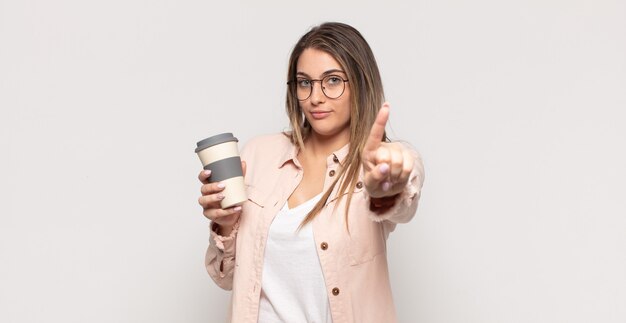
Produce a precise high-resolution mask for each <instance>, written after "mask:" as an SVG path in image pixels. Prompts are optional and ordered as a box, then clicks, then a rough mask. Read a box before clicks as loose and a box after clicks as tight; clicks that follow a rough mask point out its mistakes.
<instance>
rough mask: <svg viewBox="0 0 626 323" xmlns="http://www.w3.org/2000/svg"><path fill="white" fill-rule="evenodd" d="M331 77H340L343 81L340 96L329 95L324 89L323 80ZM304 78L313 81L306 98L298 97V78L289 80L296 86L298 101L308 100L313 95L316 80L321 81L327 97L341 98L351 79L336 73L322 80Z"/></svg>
mask: <svg viewBox="0 0 626 323" xmlns="http://www.w3.org/2000/svg"><path fill="white" fill-rule="evenodd" d="M329 77H336V78H338V79H340V80H342V81H343V89H342V90H341V93H340V94H339V95H338V96H336V97H334V98H332V97H330V96H328V94H326V91H324V86H323V85H322V84H323V81H324V80H325V79H327V78H329ZM303 79H305V80H307V81H309V82H311V88H310V91H309V95H308V96H307V97H306V98H304V99H300V98H298V80H297V79H295V80H291V81H289V82H287V84H289V85H293V86H295V91H296V93H295V95H296V99H298V101H306V100H308V99H309V98H310V97H311V95H312V94H313V88H314V87H315V82H320V88H321V89H322V93H323V94H324V96H325V97H327V98H329V99H331V100H334V99H339V98H340V97H341V96H342V95H343V93H344V92H345V91H346V83H348V81H349V80H348V79H344V78H343V77H341V76H339V75H335V74H329V75H326V76H324V77H323V78H322V79H321V80H320V79H307V78H303Z"/></svg>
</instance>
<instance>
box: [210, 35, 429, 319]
mask: <svg viewBox="0 0 626 323" xmlns="http://www.w3.org/2000/svg"><path fill="white" fill-rule="evenodd" d="M287 77H288V82H287V83H288V90H287V114H288V116H289V119H290V123H291V128H292V129H291V131H289V132H286V133H279V134H275V135H267V136H261V137H257V138H255V139H252V140H251V141H249V142H248V143H247V145H246V146H245V147H244V148H243V150H242V152H241V157H242V167H243V168H244V174H245V182H246V186H247V193H248V198H249V199H248V201H246V202H245V204H244V205H243V207H234V208H231V209H221V208H220V207H219V201H220V200H221V198H223V197H222V195H221V193H220V192H221V191H222V190H223V188H224V187H223V186H222V185H220V184H219V183H212V184H208V178H209V177H210V171H203V172H201V173H200V175H199V179H200V181H201V182H202V183H203V185H202V188H201V192H202V196H201V197H200V199H199V203H200V204H201V205H202V207H203V208H204V215H205V216H206V217H207V218H209V219H210V220H211V221H212V223H211V239H210V245H209V248H208V250H207V255H206V267H207V270H208V272H209V274H210V276H211V277H212V278H213V280H214V281H215V282H216V283H217V285H219V286H220V287H222V288H224V289H227V290H230V289H232V290H233V293H232V303H231V305H232V306H231V313H230V314H231V320H232V321H233V322H289V323H292V322H335V323H338V322H394V321H396V314H395V309H394V305H393V300H392V295H391V288H390V284H389V274H388V268H387V258H386V240H387V237H388V235H389V233H390V232H391V231H393V230H394V228H395V226H396V224H397V223H404V222H407V221H409V220H410V219H411V218H412V217H413V215H414V214H415V211H416V209H417V204H418V199H419V196H420V190H421V187H422V181H423V178H424V172H423V166H422V162H421V159H420V157H419V156H418V154H417V153H416V152H415V151H414V150H412V149H410V148H409V147H407V146H405V145H403V144H400V143H392V142H389V141H388V139H387V137H386V135H385V124H386V122H387V119H388V116H389V105H388V104H387V103H385V104H383V100H384V96H383V87H382V82H381V78H380V75H379V72H378V67H377V65H376V61H375V59H374V55H373V53H372V51H371V49H370V47H369V45H368V44H367V42H366V41H365V39H364V38H363V37H362V36H361V34H360V33H359V32H358V31H357V30H356V29H354V28H352V27H350V26H348V25H345V24H341V23H325V24H322V25H320V26H317V27H315V28H313V29H312V30H311V31H309V32H308V33H306V34H305V35H304V36H302V38H301V39H300V40H299V41H298V43H297V44H296V46H295V47H294V49H293V52H292V54H291V58H290V60H289V70H288V75H287Z"/></svg>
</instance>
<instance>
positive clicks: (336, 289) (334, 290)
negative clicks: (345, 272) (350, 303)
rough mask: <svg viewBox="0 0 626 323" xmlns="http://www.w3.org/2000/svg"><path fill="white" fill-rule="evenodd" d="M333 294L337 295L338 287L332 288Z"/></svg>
mask: <svg viewBox="0 0 626 323" xmlns="http://www.w3.org/2000/svg"><path fill="white" fill-rule="evenodd" d="M333 295H335V296H337V295H339V288H337V287H335V288H333Z"/></svg>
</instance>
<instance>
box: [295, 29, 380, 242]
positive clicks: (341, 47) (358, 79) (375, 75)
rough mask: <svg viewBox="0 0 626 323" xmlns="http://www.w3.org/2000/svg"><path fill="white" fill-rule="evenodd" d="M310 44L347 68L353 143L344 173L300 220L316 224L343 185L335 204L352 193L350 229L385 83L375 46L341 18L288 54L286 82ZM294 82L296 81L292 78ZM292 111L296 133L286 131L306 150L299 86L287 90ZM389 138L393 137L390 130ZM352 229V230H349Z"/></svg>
mask: <svg viewBox="0 0 626 323" xmlns="http://www.w3.org/2000/svg"><path fill="white" fill-rule="evenodd" d="M307 48H313V49H317V50H321V51H324V52H326V53H328V54H329V55H331V56H332V57H333V58H334V59H335V60H337V62H338V63H339V65H341V67H342V68H343V70H344V71H345V72H346V75H347V77H348V80H350V82H349V83H347V86H349V87H350V98H351V99H350V147H349V152H348V154H347V156H346V157H345V159H344V160H343V161H341V166H342V167H340V168H339V174H338V176H337V177H336V179H335V181H334V182H333V183H332V184H331V186H330V187H329V188H328V190H327V191H326V192H324V194H323V195H322V198H321V199H320V201H319V202H317V204H316V205H315V206H314V207H313V209H312V210H311V212H309V214H308V215H307V216H306V217H305V218H304V220H303V221H302V223H301V224H300V228H302V227H303V226H304V225H305V224H307V223H309V222H311V221H312V220H313V218H315V216H316V215H318V214H319V213H320V211H321V210H322V209H323V208H324V206H325V205H326V202H327V201H328V198H329V197H330V194H331V192H332V191H333V189H334V187H335V185H337V184H339V185H340V186H339V190H338V196H339V199H338V200H337V201H336V205H339V202H340V201H341V200H342V199H343V198H344V196H347V203H346V210H345V222H346V228H347V229H348V212H349V210H350V201H351V200H352V194H353V187H354V186H355V185H356V183H357V182H358V180H359V173H360V169H361V153H362V152H363V147H364V146H365V142H366V140H367V137H368V135H369V132H370V129H371V128H372V125H373V124H374V120H376V115H377V114H378V111H379V110H380V108H381V106H382V104H383V102H384V92H383V84H382V80H381V78H380V73H379V71H378V65H377V64H376V60H375V59H374V54H373V53H372V50H371V48H370V46H369V44H368V43H367V41H365V38H363V36H362V35H361V33H359V31H358V30H356V29H355V28H353V27H351V26H349V25H346V24H343V23H337V22H327V23H323V24H321V25H319V26H316V27H313V28H312V29H311V30H310V31H309V32H307V33H306V34H304V36H302V37H301V38H300V40H298V42H297V43H296V45H295V47H294V48H293V50H292V52H291V57H290V58H289V68H288V72H287V80H288V81H291V80H295V78H296V72H297V70H296V67H297V64H298V59H299V58H300V55H301V54H302V52H303V51H304V50H305V49H307ZM292 83H293V82H292ZM286 108H287V114H288V117H289V121H290V124H291V128H292V131H291V132H290V133H286V135H287V136H288V137H289V138H290V140H291V142H292V143H293V144H294V145H297V147H298V148H299V149H300V150H304V141H305V140H306V139H307V138H308V137H309V136H310V135H311V125H310V124H309V123H308V121H307V120H306V118H305V117H304V114H303V113H302V110H301V108H300V104H299V101H298V98H297V97H296V88H295V86H293V85H290V86H289V87H288V89H287V102H286ZM383 137H384V140H386V141H387V140H388V139H387V136H386V134H385V135H384V136H383ZM348 231H349V230H348Z"/></svg>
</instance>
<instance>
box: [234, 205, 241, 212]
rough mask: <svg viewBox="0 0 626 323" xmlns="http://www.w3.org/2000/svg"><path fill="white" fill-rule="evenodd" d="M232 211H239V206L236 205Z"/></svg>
mask: <svg viewBox="0 0 626 323" xmlns="http://www.w3.org/2000/svg"><path fill="white" fill-rule="evenodd" d="M233 211H235V212H239V211H241V206H236V207H235V208H234V209H233Z"/></svg>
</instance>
